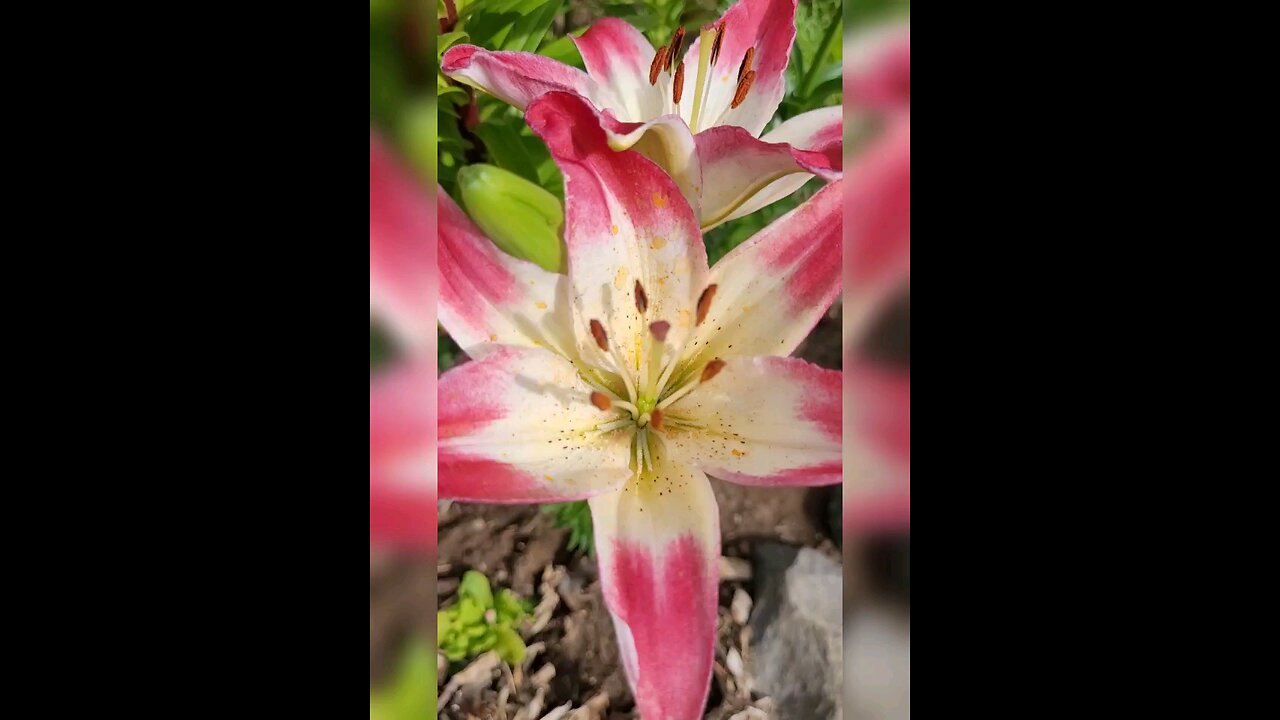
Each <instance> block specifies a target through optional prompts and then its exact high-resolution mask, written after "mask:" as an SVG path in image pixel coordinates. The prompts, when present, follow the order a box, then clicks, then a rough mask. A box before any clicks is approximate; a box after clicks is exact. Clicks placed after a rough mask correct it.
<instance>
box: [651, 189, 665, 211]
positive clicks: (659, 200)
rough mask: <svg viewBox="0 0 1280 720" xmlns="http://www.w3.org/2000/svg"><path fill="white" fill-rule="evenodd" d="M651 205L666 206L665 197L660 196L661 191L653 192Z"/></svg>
mask: <svg viewBox="0 0 1280 720" xmlns="http://www.w3.org/2000/svg"><path fill="white" fill-rule="evenodd" d="M653 206H654V207H656V208H664V207H666V206H667V199H666V198H664V197H662V193H654V194H653Z"/></svg>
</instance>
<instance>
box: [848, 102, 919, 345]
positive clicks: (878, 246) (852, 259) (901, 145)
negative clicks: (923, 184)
mask: <svg viewBox="0 0 1280 720" xmlns="http://www.w3.org/2000/svg"><path fill="white" fill-rule="evenodd" d="M846 182H847V183H848V191H847V192H846V193H845V199H846V204H845V214H844V216H845V226H844V228H845V254H844V276H845V283H846V291H845V297H844V308H843V312H844V325H845V326H844V340H845V342H846V343H852V344H856V343H857V342H858V341H859V340H860V339H861V338H862V336H863V334H864V333H865V332H866V331H867V329H868V328H869V327H870V324H871V322H872V320H873V319H874V318H875V317H876V314H877V313H878V311H879V310H880V309H881V308H882V307H883V305H884V303H885V302H886V301H887V300H889V299H890V298H891V297H892V296H893V294H894V293H895V292H897V291H899V290H901V289H902V287H903V286H904V285H905V284H906V282H907V279H908V277H909V276H910V273H911V117H910V115H897V116H895V117H894V118H893V119H892V120H891V121H890V122H889V124H888V126H887V127H886V128H885V129H884V130H883V132H882V134H881V135H880V136H878V137H877V138H876V139H875V140H873V141H872V142H871V143H870V144H869V145H868V146H867V147H866V148H865V149H864V150H863V152H862V154H860V155H859V156H858V159H857V162H856V163H854V164H853V165H851V166H850V168H849V172H848V177H847V180H846Z"/></svg>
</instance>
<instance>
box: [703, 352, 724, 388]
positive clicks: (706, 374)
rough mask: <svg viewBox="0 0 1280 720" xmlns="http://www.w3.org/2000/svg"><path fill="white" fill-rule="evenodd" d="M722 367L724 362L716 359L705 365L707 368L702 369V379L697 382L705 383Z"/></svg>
mask: <svg viewBox="0 0 1280 720" xmlns="http://www.w3.org/2000/svg"><path fill="white" fill-rule="evenodd" d="M723 367H724V361H723V360H721V359H720V358H716V359H715V360H712V361H711V362H709V363H707V366H706V367H704V368H702V379H701V380H699V382H706V381H708V380H710V379H711V378H713V377H715V376H716V375H717V374H718V373H719V372H720V370H721V368H723Z"/></svg>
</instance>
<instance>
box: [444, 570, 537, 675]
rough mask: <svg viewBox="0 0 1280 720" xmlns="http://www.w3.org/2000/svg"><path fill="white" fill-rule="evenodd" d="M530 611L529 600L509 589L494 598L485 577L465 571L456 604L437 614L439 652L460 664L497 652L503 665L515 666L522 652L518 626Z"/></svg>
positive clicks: (499, 592) (473, 571)
mask: <svg viewBox="0 0 1280 720" xmlns="http://www.w3.org/2000/svg"><path fill="white" fill-rule="evenodd" d="M532 610H533V606H532V604H531V603H529V601H527V600H522V599H520V598H519V597H517V596H516V594H515V593H513V592H511V591H510V590H506V589H503V590H499V591H498V594H497V595H496V596H495V595H494V594H493V591H492V590H491V589H490V588H489V579H488V578H486V577H485V576H484V575H483V574H481V573H478V572H476V571H475V570H468V571H467V572H466V574H464V575H463V576H462V583H461V584H460V585H459V586H458V602H456V603H454V604H453V605H452V606H450V607H447V608H445V609H444V610H441V611H440V612H439V613H437V614H436V637H437V638H438V639H439V642H440V651H441V652H443V653H444V656H445V657H446V658H448V659H449V662H451V663H460V662H462V661H464V660H469V659H471V658H473V657H475V656H477V655H479V654H480V653H483V652H487V651H489V650H496V651H497V653H498V657H500V658H502V660H503V661H504V662H507V663H509V664H511V665H515V664H518V663H519V662H521V661H522V660H524V649H525V648H524V640H522V639H521V638H520V633H519V627H520V624H521V623H523V622H524V621H525V620H526V619H527V618H528V617H529V613H530V612H531V611H532Z"/></svg>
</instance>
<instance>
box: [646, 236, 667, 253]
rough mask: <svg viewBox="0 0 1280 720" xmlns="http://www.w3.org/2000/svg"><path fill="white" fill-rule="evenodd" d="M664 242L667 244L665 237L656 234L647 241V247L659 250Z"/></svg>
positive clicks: (664, 244)
mask: <svg viewBox="0 0 1280 720" xmlns="http://www.w3.org/2000/svg"><path fill="white" fill-rule="evenodd" d="M666 244H667V239H666V238H664V237H662V236H661V235H657V236H655V237H654V238H653V239H652V240H650V241H649V247H651V248H653V249H654V250H661V249H662V248H663V247H664V246H666Z"/></svg>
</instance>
